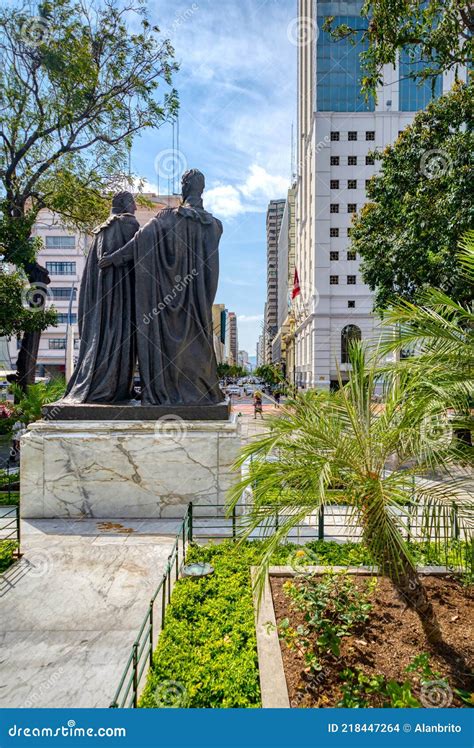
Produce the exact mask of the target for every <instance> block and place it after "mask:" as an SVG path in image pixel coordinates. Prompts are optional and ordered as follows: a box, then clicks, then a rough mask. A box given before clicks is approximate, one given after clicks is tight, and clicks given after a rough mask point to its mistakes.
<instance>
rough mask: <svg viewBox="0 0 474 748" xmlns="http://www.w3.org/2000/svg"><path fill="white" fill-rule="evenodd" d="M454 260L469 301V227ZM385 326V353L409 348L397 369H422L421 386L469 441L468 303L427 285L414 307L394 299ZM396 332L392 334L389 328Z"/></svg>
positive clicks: (472, 246)
mask: <svg viewBox="0 0 474 748" xmlns="http://www.w3.org/2000/svg"><path fill="white" fill-rule="evenodd" d="M461 249H462V251H461V252H460V254H459V260H460V262H461V264H462V265H463V269H464V271H463V274H464V277H465V280H466V286H467V287H470V288H471V298H473V299H474V231H471V232H468V233H467V234H466V236H465V238H464V241H463V242H462V243H461ZM384 320H385V322H386V324H387V325H388V327H389V332H388V333H387V337H386V339H385V341H383V342H382V344H381V350H383V351H384V352H386V353H387V352H389V351H400V350H402V349H405V350H407V349H408V350H409V351H413V352H414V353H415V354H416V355H413V356H409V357H408V358H406V359H404V360H402V361H400V362H399V363H398V364H397V365H396V366H395V367H394V370H395V372H398V371H400V369H406V370H410V371H412V372H415V373H416V372H423V375H424V376H423V382H422V383H421V384H422V386H423V389H425V390H428V391H429V392H430V393H431V396H432V397H434V398H436V399H439V400H443V401H444V404H445V407H449V408H454V409H455V410H456V412H457V414H458V415H457V417H456V420H457V426H458V427H459V431H460V432H461V434H462V436H463V438H464V441H465V442H466V443H467V444H469V445H472V442H471V435H470V434H471V431H472V428H473V421H472V417H471V412H470V409H471V408H472V404H473V400H472V398H473V393H474V312H473V306H472V302H471V304H465V305H463V304H460V303H458V302H457V301H455V300H454V299H452V298H450V297H449V296H447V295H446V294H445V293H443V292H442V291H439V290H437V289H433V288H431V289H427V290H426V291H425V292H424V293H423V294H422V296H421V298H420V303H419V304H418V305H415V304H412V303H410V302H407V301H399V302H398V303H397V304H394V305H393V306H392V307H391V308H390V309H389V310H388V311H387V312H386V313H385V314H384ZM394 328H395V329H397V332H398V334H397V335H396V336H395V337H394V336H393V329H394Z"/></svg>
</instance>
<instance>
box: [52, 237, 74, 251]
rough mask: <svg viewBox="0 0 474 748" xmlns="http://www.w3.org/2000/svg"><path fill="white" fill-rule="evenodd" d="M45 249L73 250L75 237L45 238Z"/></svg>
mask: <svg viewBox="0 0 474 748" xmlns="http://www.w3.org/2000/svg"><path fill="white" fill-rule="evenodd" d="M45 245H46V249H75V248H76V237H75V236H47V237H46V238H45Z"/></svg>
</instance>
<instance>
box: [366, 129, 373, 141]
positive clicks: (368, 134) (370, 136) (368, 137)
mask: <svg viewBox="0 0 474 748" xmlns="http://www.w3.org/2000/svg"><path fill="white" fill-rule="evenodd" d="M365 139H366V140H375V130H367V131H366V133H365Z"/></svg>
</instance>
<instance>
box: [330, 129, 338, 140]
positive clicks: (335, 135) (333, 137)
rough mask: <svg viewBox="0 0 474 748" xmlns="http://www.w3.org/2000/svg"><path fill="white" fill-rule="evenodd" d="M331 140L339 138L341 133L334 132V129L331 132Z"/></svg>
mask: <svg viewBox="0 0 474 748" xmlns="http://www.w3.org/2000/svg"><path fill="white" fill-rule="evenodd" d="M331 140H333V141H334V140H339V133H338V132H334V130H333V131H332V132H331Z"/></svg>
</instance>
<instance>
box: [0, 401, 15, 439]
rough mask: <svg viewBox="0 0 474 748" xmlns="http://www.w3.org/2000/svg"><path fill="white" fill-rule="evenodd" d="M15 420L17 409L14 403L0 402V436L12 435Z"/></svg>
mask: <svg viewBox="0 0 474 748" xmlns="http://www.w3.org/2000/svg"><path fill="white" fill-rule="evenodd" d="M15 420H16V417H15V409H14V407H13V405H12V403H7V402H5V401H4V402H0V436H1V435H4V434H10V433H11V430H12V428H13V424H14V423H15Z"/></svg>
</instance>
